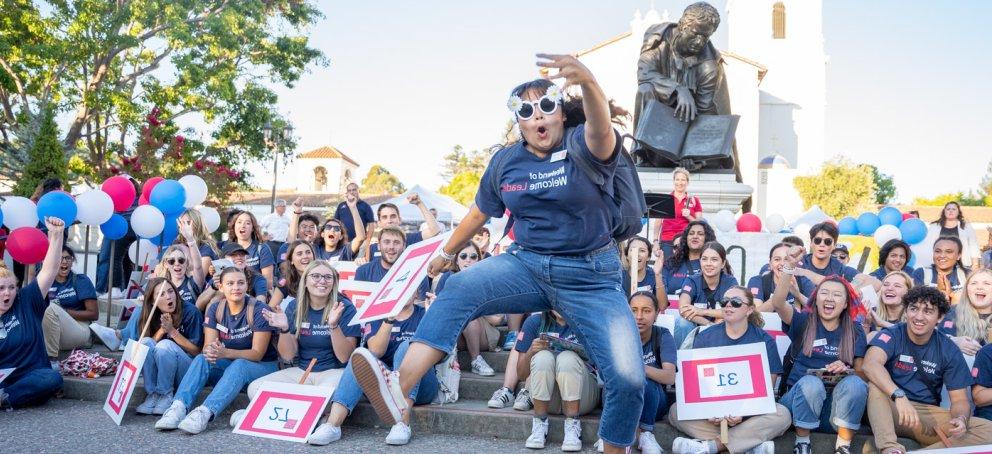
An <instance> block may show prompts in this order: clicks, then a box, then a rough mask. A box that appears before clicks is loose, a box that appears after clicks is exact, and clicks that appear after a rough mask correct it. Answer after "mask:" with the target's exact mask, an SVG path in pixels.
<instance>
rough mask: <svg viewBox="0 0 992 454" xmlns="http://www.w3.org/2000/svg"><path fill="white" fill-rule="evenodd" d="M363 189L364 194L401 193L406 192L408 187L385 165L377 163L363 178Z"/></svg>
mask: <svg viewBox="0 0 992 454" xmlns="http://www.w3.org/2000/svg"><path fill="white" fill-rule="evenodd" d="M361 191H362V193H363V194H376V195H379V194H400V193H403V192H406V187H405V186H403V183H401V182H400V179H399V178H397V177H396V175H393V174H392V173H390V172H389V171H388V170H386V168H385V167H383V166H381V165H379V164H375V165H373V166H372V168H370V169H369V173H368V174H367V175H365V178H364V179H362V187H361Z"/></svg>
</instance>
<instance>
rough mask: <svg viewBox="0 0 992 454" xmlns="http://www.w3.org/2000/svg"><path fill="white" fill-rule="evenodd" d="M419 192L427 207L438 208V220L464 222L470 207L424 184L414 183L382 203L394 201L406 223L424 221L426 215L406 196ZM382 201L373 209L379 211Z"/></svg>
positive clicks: (452, 222)
mask: <svg viewBox="0 0 992 454" xmlns="http://www.w3.org/2000/svg"><path fill="white" fill-rule="evenodd" d="M413 193H417V194H419V195H420V200H423V201H424V204H425V205H427V208H434V209H435V210H437V217H438V221H440V222H443V223H445V224H458V223H460V222H462V219H463V218H465V216H467V215H468V208H466V207H465V206H464V205H462V204H460V203H458V202H456V201H455V199H452V198H451V197H448V196H446V195H443V194H440V193H438V192H435V191H431V190H430V189H427V188H425V187H423V186H420V185H419V184H418V185H414V186H413V187H412V188H410V189H408V190H407V191H406V192H404V193H403V194H401V195H398V196H396V197H393V198H391V199H389V200H386V201H384V202H382V203H392V204H394V205H396V206H398V207H399V208H400V216H401V217H402V218H403V222H404V223H418V224H419V223H421V222H424V216H423V215H422V214H420V210H419V209H418V208H417V207H415V206H413V205H410V204H409V203H408V202H407V201H406V198H407V196H409V195H410V194H413ZM382 203H379V204H375V205H372V211H373V212H378V210H379V205H382Z"/></svg>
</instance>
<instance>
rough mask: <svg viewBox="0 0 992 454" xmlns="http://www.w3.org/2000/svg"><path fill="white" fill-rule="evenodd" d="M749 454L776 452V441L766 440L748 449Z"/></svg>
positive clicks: (773, 453)
mask: <svg viewBox="0 0 992 454" xmlns="http://www.w3.org/2000/svg"><path fill="white" fill-rule="evenodd" d="M747 454H775V442H774V441H766V442H764V443H762V444H760V445H758V446H755V447H753V448H751V449H748V450H747Z"/></svg>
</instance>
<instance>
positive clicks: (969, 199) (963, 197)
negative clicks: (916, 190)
mask: <svg viewBox="0 0 992 454" xmlns="http://www.w3.org/2000/svg"><path fill="white" fill-rule="evenodd" d="M947 202H958V203H960V204H961V205H963V206H975V207H980V206H983V205H985V198H984V197H983V196H982V195H981V194H976V193H974V192H972V191H969V192H968V193H967V194H965V193H964V192H962V191H958V192H948V193H945V194H937V195H936V196H934V197H931V198H927V197H917V198H915V199H913V204H914V205H923V206H944V205H946V204H947Z"/></svg>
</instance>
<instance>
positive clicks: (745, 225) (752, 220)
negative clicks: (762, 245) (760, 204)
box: [737, 213, 761, 232]
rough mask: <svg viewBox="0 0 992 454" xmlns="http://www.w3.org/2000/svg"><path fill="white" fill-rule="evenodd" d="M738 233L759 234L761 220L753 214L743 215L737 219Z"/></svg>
mask: <svg viewBox="0 0 992 454" xmlns="http://www.w3.org/2000/svg"><path fill="white" fill-rule="evenodd" d="M737 231H738V232H760V231H761V218H759V217H758V216H756V215H754V214H753V213H744V214H742V215H741V217H740V218H738V219H737Z"/></svg>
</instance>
